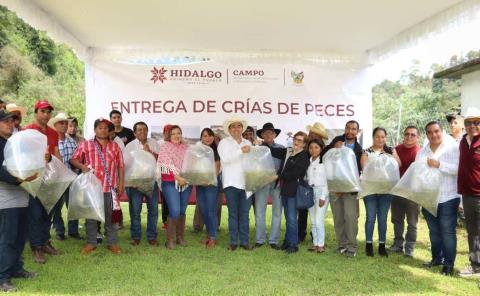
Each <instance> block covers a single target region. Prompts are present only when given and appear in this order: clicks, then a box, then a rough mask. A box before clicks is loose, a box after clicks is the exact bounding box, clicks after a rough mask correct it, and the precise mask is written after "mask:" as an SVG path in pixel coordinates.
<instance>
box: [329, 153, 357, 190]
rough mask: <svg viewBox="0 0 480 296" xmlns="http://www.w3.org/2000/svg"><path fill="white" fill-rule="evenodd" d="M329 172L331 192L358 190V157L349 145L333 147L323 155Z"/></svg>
mask: <svg viewBox="0 0 480 296" xmlns="http://www.w3.org/2000/svg"><path fill="white" fill-rule="evenodd" d="M323 163H324V164H325V170H326V172H327V186H328V190H329V191H330V192H358V191H360V178H359V176H358V168H357V158H356V157H355V153H354V152H353V151H352V149H350V148H348V147H342V148H332V149H330V150H328V151H327V153H325V155H324V156H323Z"/></svg>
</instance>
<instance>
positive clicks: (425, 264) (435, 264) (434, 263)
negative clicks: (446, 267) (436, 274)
mask: <svg viewBox="0 0 480 296" xmlns="http://www.w3.org/2000/svg"><path fill="white" fill-rule="evenodd" d="M439 265H443V262H438V261H433V260H432V261H430V262H425V263H423V267H426V268H432V267H434V266H439Z"/></svg>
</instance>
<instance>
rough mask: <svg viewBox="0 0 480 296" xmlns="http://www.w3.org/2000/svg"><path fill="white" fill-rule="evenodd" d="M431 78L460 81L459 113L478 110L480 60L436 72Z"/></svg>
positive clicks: (479, 99)
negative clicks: (460, 110)
mask: <svg viewBox="0 0 480 296" xmlns="http://www.w3.org/2000/svg"><path fill="white" fill-rule="evenodd" d="M433 78H440V79H462V87H461V93H462V101H461V103H462V112H461V113H462V114H464V113H465V111H466V110H467V108H468V107H477V108H480V58H476V59H473V60H470V61H468V62H465V63H463V64H460V65H457V66H454V67H451V68H448V69H445V70H443V71H440V72H437V73H435V74H434V75H433Z"/></svg>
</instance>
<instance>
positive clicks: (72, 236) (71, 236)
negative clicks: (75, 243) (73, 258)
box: [68, 233, 83, 240]
mask: <svg viewBox="0 0 480 296" xmlns="http://www.w3.org/2000/svg"><path fill="white" fill-rule="evenodd" d="M68 237H70V238H73V239H76V240H82V239H83V237H81V236H80V234H78V233H75V234H69V235H68Z"/></svg>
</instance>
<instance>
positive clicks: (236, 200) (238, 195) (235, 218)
mask: <svg viewBox="0 0 480 296" xmlns="http://www.w3.org/2000/svg"><path fill="white" fill-rule="evenodd" d="M224 191H225V195H226V196H227V207H228V232H229V233H230V244H231V245H237V244H238V240H239V239H240V245H242V246H246V245H248V235H249V232H250V219H249V214H250V206H251V205H252V200H251V199H250V198H249V199H247V195H246V193H245V190H243V189H238V188H235V187H232V186H229V187H227V188H224Z"/></svg>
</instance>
